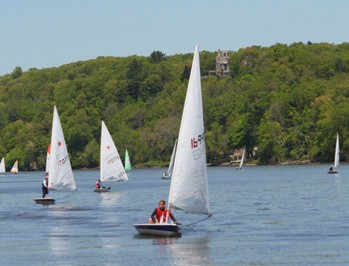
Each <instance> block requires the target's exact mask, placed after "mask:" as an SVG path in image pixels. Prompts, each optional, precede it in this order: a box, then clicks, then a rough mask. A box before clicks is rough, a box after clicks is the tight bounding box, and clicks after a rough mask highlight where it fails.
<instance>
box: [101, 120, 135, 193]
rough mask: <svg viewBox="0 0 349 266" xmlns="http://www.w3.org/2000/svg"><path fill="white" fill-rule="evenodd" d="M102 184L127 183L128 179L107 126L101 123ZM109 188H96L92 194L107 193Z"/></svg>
mask: <svg viewBox="0 0 349 266" xmlns="http://www.w3.org/2000/svg"><path fill="white" fill-rule="evenodd" d="M99 180H101V181H102V182H109V181H128V177H127V174H126V171H125V168H124V166H123V165H122V162H121V158H120V156H119V153H118V150H117V149H116V146H115V144H114V141H113V138H112V136H111V135H110V133H109V130H108V128H107V126H106V125H105V123H104V121H102V129H101V154H100V179H99ZM109 190H110V187H101V188H96V189H95V190H94V192H108V191H109Z"/></svg>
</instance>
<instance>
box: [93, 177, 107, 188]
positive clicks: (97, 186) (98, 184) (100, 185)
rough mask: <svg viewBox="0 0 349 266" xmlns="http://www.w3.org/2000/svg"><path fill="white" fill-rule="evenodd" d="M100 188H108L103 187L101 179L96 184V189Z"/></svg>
mask: <svg viewBox="0 0 349 266" xmlns="http://www.w3.org/2000/svg"><path fill="white" fill-rule="evenodd" d="M99 188H107V187H103V185H102V181H101V180H100V179H98V181H97V182H96V189H99ZM109 189H110V187H109Z"/></svg>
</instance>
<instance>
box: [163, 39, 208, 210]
mask: <svg viewBox="0 0 349 266" xmlns="http://www.w3.org/2000/svg"><path fill="white" fill-rule="evenodd" d="M168 202H169V204H170V205H172V207H173V208H176V209H180V210H183V211H186V212H189V213H197V214H207V215H210V208H209V200H208V182H207V167H206V150H205V131H204V118H203V107H202V95H201V75H200V61H199V49H198V46H196V47H195V52H194V59H193V64H192V67H191V72H190V79H189V84H188V89H187V94H186V99H185V103H184V109H183V115H182V121H181V125H180V129H179V135H178V143H177V152H176V156H175V162H174V168H173V174H172V179H171V188H170V194H169V200H168Z"/></svg>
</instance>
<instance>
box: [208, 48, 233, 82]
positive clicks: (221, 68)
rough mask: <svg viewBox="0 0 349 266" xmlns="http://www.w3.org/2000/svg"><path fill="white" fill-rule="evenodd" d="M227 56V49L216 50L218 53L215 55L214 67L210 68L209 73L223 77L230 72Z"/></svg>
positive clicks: (228, 55) (228, 52)
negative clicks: (213, 68)
mask: <svg viewBox="0 0 349 266" xmlns="http://www.w3.org/2000/svg"><path fill="white" fill-rule="evenodd" d="M229 57H230V51H229V50H223V51H221V50H218V54H217V57H216V69H215V70H210V71H209V75H210V76H219V77H224V76H225V75H227V74H228V73H229V72H230V67H229Z"/></svg>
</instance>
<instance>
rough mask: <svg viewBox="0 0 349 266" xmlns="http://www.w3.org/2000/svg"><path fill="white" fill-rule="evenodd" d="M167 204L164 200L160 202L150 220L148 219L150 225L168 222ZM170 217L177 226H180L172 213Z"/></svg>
mask: <svg viewBox="0 0 349 266" xmlns="http://www.w3.org/2000/svg"><path fill="white" fill-rule="evenodd" d="M165 204H166V203H165V201H164V200H160V201H159V207H157V208H155V210H154V211H153V213H152V214H151V216H150V218H149V219H148V222H149V223H150V224H158V223H163V222H166V216H167V212H168V210H167V208H166V205H165ZM169 217H170V218H171V219H172V221H173V222H174V223H175V224H179V223H177V221H176V218H174V216H173V215H172V213H171V212H170V213H169Z"/></svg>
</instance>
